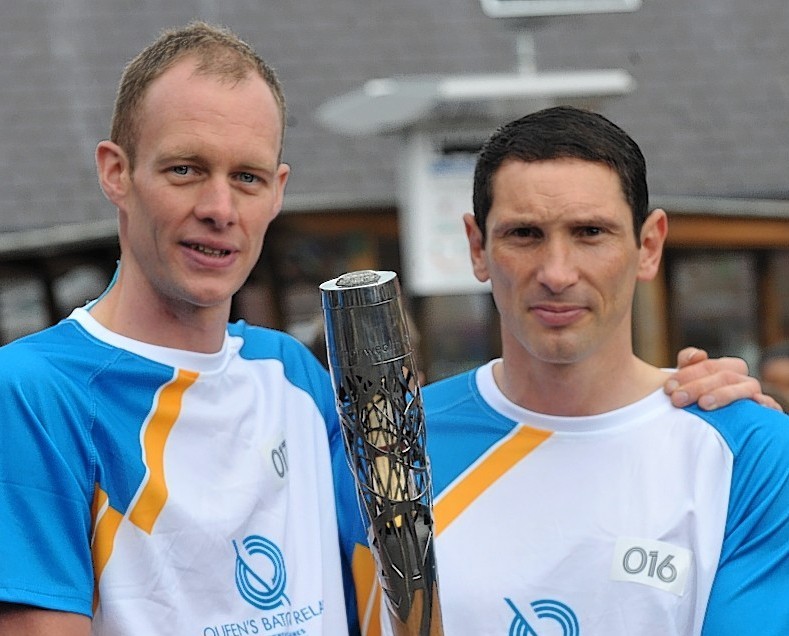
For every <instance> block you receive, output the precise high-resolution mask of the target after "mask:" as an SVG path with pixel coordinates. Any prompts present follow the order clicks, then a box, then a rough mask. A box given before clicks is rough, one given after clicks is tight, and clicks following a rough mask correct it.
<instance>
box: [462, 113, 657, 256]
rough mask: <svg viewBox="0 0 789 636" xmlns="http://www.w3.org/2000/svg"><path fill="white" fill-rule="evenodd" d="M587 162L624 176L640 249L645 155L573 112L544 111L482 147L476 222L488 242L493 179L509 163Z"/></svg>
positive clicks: (616, 132)
mask: <svg viewBox="0 0 789 636" xmlns="http://www.w3.org/2000/svg"><path fill="white" fill-rule="evenodd" d="M568 158H572V159H582V160H584V161H592V162H596V163H601V164H604V165H606V166H608V167H610V168H611V169H612V170H614V171H615V172H616V173H617V175H619V182H620V184H621V186H622V192H623V193H624V195H625V199H626V200H627V203H628V205H629V206H630V209H631V211H632V213H633V229H634V231H635V235H636V244H638V245H640V244H641V239H640V234H641V226H642V225H643V224H644V221H645V220H646V218H647V216H648V215H649V207H648V206H649V192H648V190H647V177H646V174H647V169H646V161H645V160H644V155H643V154H642V153H641V149H640V148H639V147H638V144H637V143H636V142H635V141H633V139H632V138H631V137H630V136H629V135H628V134H627V133H626V132H625V131H624V130H622V129H621V128H619V127H618V126H616V125H615V124H614V123H612V122H611V121H609V120H608V119H606V118H605V117H603V116H602V115H600V114H598V113H593V112H590V111H587V110H583V109H580V108H573V107H570V106H556V107H553V108H547V109H545V110H540V111H537V112H534V113H531V114H529V115H526V116H524V117H521V118H519V119H516V120H514V121H511V122H510V123H508V124H505V125H504V126H501V127H500V128H498V129H497V130H496V131H495V132H494V133H493V134H492V135H491V136H490V138H489V139H488V140H487V141H486V142H485V143H484V144H483V146H482V149H481V150H480V153H479V156H478V158H477V164H476V167H475V170H474V219H475V220H476V222H477V225H478V226H479V228H480V230H481V232H482V236H483V238H484V237H485V222H486V221H487V217H488V213H489V212H490V208H491V205H492V203H493V185H492V184H493V176H494V174H495V173H496V171H497V170H498V169H499V168H500V167H501V165H502V164H503V163H504V162H505V161H506V160H508V159H515V160H518V161H526V162H533V161H547V160H551V159H568Z"/></svg>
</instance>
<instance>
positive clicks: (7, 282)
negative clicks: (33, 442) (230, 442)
mask: <svg viewBox="0 0 789 636" xmlns="http://www.w3.org/2000/svg"><path fill="white" fill-rule="evenodd" d="M507 1H508V0H504V3H505V4H506V2H507ZM510 1H511V0H510ZM523 1H525V2H527V3H528V2H529V1H530V0H523ZM591 1H592V2H595V1H597V2H600V1H601V0H591ZM193 19H204V20H208V21H211V22H215V23H220V24H224V25H226V26H228V27H230V28H232V29H233V30H234V31H236V32H237V33H239V34H240V35H241V36H242V37H244V38H245V39H247V40H248V41H249V42H250V43H252V44H253V45H254V46H255V47H256V48H257V50H258V51H259V52H260V53H261V54H262V55H263V56H264V57H265V58H266V59H267V61H269V62H270V63H271V64H272V65H274V66H275V68H276V69H277V70H278V72H279V75H280V77H281V79H282V81H283V84H284V86H285V92H286V96H287V99H288V106H289V119H288V123H287V132H286V146H285V160H286V161H287V162H288V163H290V164H291V166H292V173H291V178H290V181H289V183H288V192H287V195H286V203H285V209H284V212H283V214H282V215H281V216H280V218H279V219H277V221H276V222H275V223H274V225H273V226H272V228H271V230H270V232H269V235H268V238H267V240H266V245H265V247H264V250H263V255H262V257H261V260H260V262H259V264H258V267H257V268H256V270H255V271H254V273H253V275H252V277H251V278H250V281H249V283H248V284H247V285H246V287H245V288H244V289H243V290H242V291H241V292H240V293H239V295H238V296H237V298H236V300H235V302H234V308H233V314H234V317H243V318H245V319H247V320H249V321H252V322H257V323H261V324H266V325H270V326H274V327H278V328H282V329H285V330H287V331H290V332H292V333H294V334H295V335H297V336H298V337H300V338H302V339H303V340H305V341H310V340H313V339H314V338H315V337H316V334H317V335H318V337H320V333H321V332H320V328H321V327H320V323H319V322H318V321H317V320H316V318H317V317H319V315H320V296H319V294H318V289H317V286H318V284H319V283H321V282H323V281H324V280H327V279H329V278H332V277H334V276H336V275H339V274H340V273H343V272H345V271H350V270H353V269H362V268H375V269H393V270H396V271H398V272H403V276H402V279H403V286H404V291H405V293H406V295H407V296H408V298H409V300H410V303H411V311H412V314H413V316H414V319H415V321H416V324H417V326H418V329H419V331H420V333H421V338H420V348H421V350H420V355H421V361H422V370H423V371H424V372H425V373H426V375H427V377H428V379H430V380H434V379H437V378H439V377H442V376H444V375H446V374H448V373H451V372H454V371H457V370H459V369H461V368H467V367H469V366H471V365H473V364H476V363H478V362H479V361H482V360H486V359H488V358H489V357H491V356H493V355H496V353H497V348H498V325H497V322H496V319H495V311H494V309H493V307H492V303H491V300H490V298H489V296H488V295H487V293H486V292H485V291H484V290H479V289H462V288H459V287H457V286H452V285H448V286H447V288H446V289H442V287H441V285H440V284H439V285H437V286H435V287H433V288H429V289H420V285H419V280H417V279H418V272H419V268H420V263H423V262H427V261H426V259H428V255H425V254H422V253H421V251H420V250H419V249H416V251H414V245H417V244H418V242H419V241H418V240H419V238H420V232H421V233H422V234H424V232H425V231H426V230H424V229H417V230H416V231H414V229H413V227H414V219H413V214H412V212H413V209H412V208H413V207H414V203H415V197H416V198H417V199H419V198H420V197H422V198H421V201H422V203H424V201H425V200H427V199H426V198H425V197H427V198H428V199H429V197H431V196H432V197H433V198H432V199H430V201H433V203H431V204H430V205H440V202H438V203H436V202H435V199H436V197H435V193H436V191H437V189H438V190H441V189H443V190H444V191H447V192H449V191H451V190H452V188H453V187H454V184H459V185H458V187H457V188H456V194H457V192H460V193H461V194H463V195H464V196H465V191H464V188H465V187H468V191H469V192H470V183H469V184H467V185H464V184H463V183H461V181H462V180H463V179H465V176H464V175H468V169H469V165H470V164H471V162H473V152H474V150H475V145H476V144H478V142H479V139H480V138H481V137H484V136H485V135H486V134H488V133H489V132H490V131H492V129H493V128H494V127H495V125H497V124H498V123H502V122H503V121H505V120H506V119H509V118H511V117H510V115H511V114H512V113H513V112H523V113H524V114H525V112H526V111H527V110H528V109H530V108H537V107H540V106H541V105H545V104H546V103H563V102H568V103H569V102H579V103H582V104H587V103H588V105H590V106H593V107H594V108H596V109H597V110H599V111H601V112H602V113H604V114H605V115H607V116H608V117H610V118H611V119H612V120H613V121H615V122H616V123H618V124H620V125H621V126H622V127H623V128H624V129H625V130H627V131H628V132H629V133H631V134H632V135H633V137H634V138H635V139H636V141H638V143H639V144H640V145H641V147H642V149H643V151H644V154H645V155H646V158H647V165H648V170H649V183H650V189H651V194H652V202H651V203H652V205H653V206H654V207H657V206H661V207H664V208H665V209H667V211H668V212H669V214H670V218H671V221H670V234H669V240H668V247H667V250H666V255H665V261H664V265H663V270H662V274H661V276H660V278H659V280H658V281H657V282H656V283H653V284H650V285H648V286H644V287H643V288H641V289H640V290H639V295H638V299H637V300H638V302H637V311H636V329H635V342H636V346H637V349H638V351H639V353H640V354H641V355H642V356H644V357H646V358H647V359H649V360H651V361H652V362H654V363H656V364H663V365H667V364H670V363H671V361H672V359H673V356H674V353H675V352H676V351H677V350H678V349H679V348H681V347H682V346H684V345H686V344H694V345H699V346H703V347H705V348H707V349H708V350H709V351H710V352H711V353H712V354H714V355H721V354H729V355H739V356H742V357H744V358H746V359H747V360H748V361H749V362H751V363H754V362H755V361H756V359H757V358H758V354H759V351H760V350H762V349H763V348H764V347H766V346H767V345H770V344H772V343H774V342H778V341H780V340H782V339H786V338H787V337H789V181H788V179H789V64H787V60H789V3H786V2H785V0H762V1H761V2H758V3H753V2H749V1H748V0H725V1H724V0H697V1H696V2H692V3H689V2H685V1H684V0H662V1H660V2H658V1H657V0H644V1H643V4H642V5H641V6H640V7H638V8H637V9H636V10H634V11H629V12H622V13H610V14H607V13H595V14H589V15H566V16H561V17H550V18H540V19H533V20H529V21H528V22H526V23H525V24H523V23H521V24H518V25H515V24H513V22H512V20H507V19H502V18H495V17H491V16H490V15H487V14H486V13H485V12H484V11H483V8H482V5H481V4H480V0H440V1H433V2H424V0H396V1H395V2H368V1H362V0H326V1H324V2H313V1H312V0H289V1H288V2H271V1H267V0H225V1H223V2H218V1H216V0H171V1H170V2H167V3H159V2H150V1H144V0H143V1H138V2H133V3H132V2H129V1H128V0H102V2H98V1H96V0H92V1H88V0H30V1H27V2H7V3H4V4H3V6H2V8H0V59H1V60H2V62H1V63H0V85H2V87H3V88H2V90H1V91H0V341H3V342H5V341H8V340H10V339H13V338H16V337H19V336H20V335H23V334H25V333H28V332H30V331H32V330H35V329H39V328H41V327H44V326H46V325H48V324H51V323H53V322H55V321H57V320H59V319H60V318H62V317H63V316H65V315H67V314H68V313H69V312H70V311H71V309H72V308H73V307H74V306H76V305H80V304H83V303H84V302H85V301H86V300H88V299H90V298H94V297H95V296H97V295H98V294H99V293H100V292H101V290H102V289H103V288H104V286H105V285H106V283H107V281H108V280H109V277H110V276H111V274H112V271H113V270H114V268H115V262H116V260H117V258H118V248H117V237H116V223H115V210H114V209H113V208H112V207H111V206H110V205H109V204H108V203H107V202H106V200H105V199H104V198H103V196H102V195H101V192H100V190H99V187H98V184H97V180H96V176H95V169H94V164H93V152H94V148H95V145H96V143H97V142H98V141H99V140H100V139H103V138H105V137H106V136H107V135H108V130H109V120H110V114H111V108H112V102H113V99H114V94H115V89H116V86H117V82H118V79H119V75H120V72H121V69H122V68H123V66H124V64H125V63H126V62H127V61H128V59H129V58H130V57H132V56H133V55H134V54H136V53H137V51H138V50H139V49H141V48H142V47H143V46H145V45H146V44H147V43H148V42H150V41H151V40H152V39H153V38H155V37H156V35H157V34H158V33H159V32H160V30H161V29H163V28H166V27H171V26H176V25H181V24H184V23H186V22H188V21H190V20H193ZM524 29H525V30H526V32H527V33H528V34H529V36H530V37H526V38H524V37H523V35H522V34H523V31H524ZM519 34H520V35H519ZM601 69H603V70H604V69H611V70H614V71H615V72H616V73H619V74H620V75H617V77H620V78H625V80H626V81H624V83H623V84H622V85H621V86H620V87H619V88H615V89H611V90H609V91H608V92H607V93H606V91H605V90H601V91H599V93H600V94H596V93H595V91H594V90H592V91H591V92H590V91H589V90H588V89H585V88H583V87H582V86H580V84H579V85H578V86H575V87H572V88H573V90H574V91H575V92H573V91H572V90H571V91H570V93H562V92H561V91H559V93H557V94H556V95H554V96H553V97H551V98H550V99H547V98H546V99H543V98H542V97H539V96H538V97H534V96H532V97H531V98H519V99H520V101H518V100H513V101H512V102H511V103H510V104H509V107H508V109H502V110H498V109H497V108H496V104H497V103H499V102H498V101H497V100H496V99H495V98H493V97H491V95H492V93H488V94H487V97H485V98H484V99H483V98H479V99H477V100H476V101H475V99H474V98H473V97H469V98H468V99H465V100H460V99H455V98H453V97H451V95H455V96H456V95H457V91H461V88H459V87H458V86H457V85H456V84H454V83H452V81H454V80H456V79H458V78H460V79H463V78H467V77H472V76H473V77H476V78H480V77H481V78H494V79H495V78H497V77H499V76H501V75H502V74H505V75H506V74H517V73H525V74H528V73H534V72H537V73H538V74H558V75H560V76H563V77H565V78H566V77H571V76H573V74H574V73H581V74H583V73H585V72H590V73H594V72H596V71H597V70H601ZM541 76H544V75H541ZM551 76H553V75H551ZM371 80H373V81H372V82H371ZM450 84H451V85H450ZM516 84H517V82H516ZM474 86H476V85H474ZM517 86H520V84H517ZM431 87H432V88H431ZM463 87H464V88H463V89H462V90H466V91H467V93H468V91H470V90H471V89H470V88H469V85H468V84H467V83H466V84H463ZM472 88H473V87H472ZM497 90H503V91H504V93H507V91H508V90H509V89H507V88H506V87H505V88H503V89H502V88H501V87H499V89H497ZM409 91H411V92H409ZM453 91H455V92H454V93H453ZM516 92H517V91H516ZM603 93H605V94H603ZM360 94H363V95H366V98H369V100H372V101H370V102H369V104H368V106H369V105H370V104H372V105H373V107H372V110H370V109H369V108H368V110H367V111H364V112H365V113H366V115H368V116H371V117H373V119H375V117H378V120H377V121H375V122H372V123H371V122H369V121H366V120H363V118H359V117H357V118H356V122H355V124H356V129H354V121H353V119H354V118H353V117H351V121H350V123H349V126H348V129H343V128H342V126H338V125H337V122H338V115H337V113H338V109H339V111H342V106H343V101H342V100H343V99H350V98H353V97H354V96H356V97H358V96H359V95H360ZM439 94H440V95H439ZM387 95H388V96H389V98H387V99H388V101H387V99H385V100H384V101H383V102H380V108H378V106H376V104H379V102H376V101H375V100H376V99H378V98H380V97H381V96H384V97H386V96H387ZM426 95H432V98H431V99H433V100H434V101H433V102H431V105H429V106H430V108H428V107H425V106H424V104H423V107H420V108H421V109H420V108H416V105H417V104H418V103H419V100H424V99H426V97H425V96H426ZM436 95H439V97H436ZM448 95H449V97H448ZM351 101H352V100H351ZM482 102H484V103H482ZM338 105H339V106H338ZM346 105H347V103H346ZM351 106H353V104H351ZM327 108H328V109H329V111H331V112H329V115H327ZM332 108H334V110H333V111H332V110H331V109H332ZM386 108H389V109H390V111H387V110H386ZM513 109H514V111H513ZM355 112H356V111H354V110H353V108H350V110H348V111H347V113H346V114H351V115H353V114H354V113H355ZM371 113H372V114H371ZM332 115H333V117H332ZM341 118H342V117H341V116H340V119H341ZM346 119H347V118H346ZM425 126H427V128H425ZM420 135H421V136H420ZM419 140H421V141H425V140H427V141H429V142H430V143H432V146H430V147H429V148H428V150H427V151H426V152H427V155H429V156H425V151H424V150H423V151H422V155H418V152H419V148H418V147H417V146H418V144H417V145H415V143H416V142H417V141H419ZM414 148H417V150H416V151H415V150H414ZM415 152H417V154H416V155H415V154H414V153H415ZM415 157H416V159H415ZM420 161H421V162H422V163H421V164H420ZM414 166H416V168H414ZM420 166H421V167H422V169H424V170H428V171H429V170H432V171H433V173H432V174H433V177H434V181H432V182H427V185H426V186H424V187H423V189H422V190H421V191H419V190H418V189H417V190H416V191H415V190H414V188H413V187H411V186H412V183H411V182H415V181H418V180H419V178H420V175H419V174H417V173H416V171H417V169H418V168H419V167H420ZM409 170H410V171H409ZM453 170H456V171H458V172H456V173H454V174H455V177H452V174H451V173H452V171H453ZM464 171H465V172H464ZM447 175H449V176H447ZM458 175H459V176H458ZM452 178H456V179H460V180H461V181H452ZM442 179H443V181H442ZM420 193H421V194H420ZM462 198H463V197H460V198H458V197H457V196H455V197H454V200H453V203H452V205H453V206H454V205H458V200H459V201H461V202H460V205H463V204H462ZM428 207H429V206H428ZM470 207H471V202H470V199H469V200H468V202H467V204H466V206H465V207H463V208H462V209H459V210H457V212H456V214H457V226H453V229H451V230H448V231H447V236H450V235H452V233H453V232H457V231H460V230H461V227H462V226H461V220H460V215H461V214H462V213H463V212H465V211H468V210H470ZM453 210H454V208H453ZM434 212H435V211H431V210H430V209H427V210H422V211H421V212H420V214H426V215H431V214H433V213H434ZM409 214H411V216H409ZM431 218H432V217H431ZM441 227H442V226H440V224H439V225H436V226H435V227H434V228H433V231H437V232H439V234H437V236H440V231H441ZM436 242H438V243H441V241H433V243H436ZM450 243H451V242H448V243H447V244H448V245H449V244H450ZM452 245H454V244H453V243H452ZM420 259H421V260H420ZM455 267H456V265H455V264H454V263H450V264H448V265H447V271H448V272H451V271H454V269H455ZM458 267H462V266H458ZM415 272H417V274H415Z"/></svg>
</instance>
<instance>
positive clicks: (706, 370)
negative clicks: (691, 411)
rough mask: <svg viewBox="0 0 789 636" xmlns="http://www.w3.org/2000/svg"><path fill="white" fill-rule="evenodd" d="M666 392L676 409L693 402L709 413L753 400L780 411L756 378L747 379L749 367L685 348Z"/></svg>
mask: <svg viewBox="0 0 789 636" xmlns="http://www.w3.org/2000/svg"><path fill="white" fill-rule="evenodd" d="M665 391H666V393H667V394H668V395H670V396H671V402H672V403H673V404H674V406H677V407H683V406H687V405H689V404H693V403H694V402H698V403H699V407H700V408H702V409H704V410H706V411H710V410H713V409H717V408H720V407H721V406H726V405H727V404H730V403H731V402H734V401H735V400H740V399H751V400H754V401H755V402H758V403H759V404H762V405H764V406H767V407H769V408H771V409H775V410H777V411H782V410H783V409H781V407H780V406H779V404H778V402H776V401H775V400H774V399H773V398H771V397H770V396H768V395H765V394H764V393H762V387H761V385H760V384H759V381H758V380H757V379H756V378H753V377H750V376H749V375H748V365H747V364H746V363H745V361H744V360H741V359H740V358H713V359H710V358H709V356H708V355H707V352H706V351H704V350H703V349H696V348H694V347H686V348H685V349H683V350H682V351H680V352H679V353H678V354H677V371H676V373H674V374H672V375H671V377H669V379H668V380H667V381H666V384H665Z"/></svg>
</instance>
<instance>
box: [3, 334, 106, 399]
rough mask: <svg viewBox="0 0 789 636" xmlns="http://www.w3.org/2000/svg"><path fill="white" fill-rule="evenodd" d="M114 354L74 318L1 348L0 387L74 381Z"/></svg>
mask: <svg viewBox="0 0 789 636" xmlns="http://www.w3.org/2000/svg"><path fill="white" fill-rule="evenodd" d="M115 355H116V352H115V351H114V350H113V349H112V348H111V347H107V346H105V345H104V344H103V343H101V342H99V341H97V340H95V339H93V338H91V337H90V336H89V335H88V334H87V333H86V332H85V331H84V330H83V329H82V328H81V327H80V325H79V324H77V323H76V322H75V321H73V320H69V319H66V320H63V321H61V322H59V323H58V324H56V325H54V326H52V327H49V328H47V329H44V330H43V331H39V332H36V333H33V334H30V335H29V336H25V337H23V338H20V339H19V340H15V341H13V342H11V343H9V344H7V345H4V346H3V347H0V386H2V387H5V388H7V387H8V386H15V385H24V386H28V387H29V386H30V380H31V379H34V380H35V383H36V384H42V383H47V382H56V383H58V384H62V383H67V384H74V383H78V382H82V381H85V380H86V379H87V378H89V377H91V375H92V373H93V371H94V370H95V369H96V368H97V367H99V366H101V365H102V364H104V363H105V361H106V360H107V359H109V358H111V357H113V356H115Z"/></svg>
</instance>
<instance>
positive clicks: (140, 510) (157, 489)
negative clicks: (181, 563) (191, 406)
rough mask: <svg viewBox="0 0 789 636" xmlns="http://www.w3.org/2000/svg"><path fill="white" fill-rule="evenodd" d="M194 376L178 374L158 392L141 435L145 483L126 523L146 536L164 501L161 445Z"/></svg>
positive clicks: (195, 378) (194, 378) (176, 416)
mask: <svg viewBox="0 0 789 636" xmlns="http://www.w3.org/2000/svg"><path fill="white" fill-rule="evenodd" d="M197 376H198V374H197V373H195V372H193V371H184V370H179V371H178V375H177V376H176V377H175V379H174V380H173V381H172V382H170V383H169V384H166V385H165V386H164V387H163V388H162V390H161V391H160V393H159V401H158V403H157V404H156V408H155V410H154V413H153V415H152V416H151V419H150V420H149V421H148V424H147V426H146V427H145V432H144V433H143V450H144V453H145V464H146V467H147V468H148V481H147V482H146V483H145V486H144V487H143V490H142V493H140V497H139V498H138V499H137V503H136V504H135V505H134V508H133V509H132V511H131V513H130V514H129V520H130V521H131V522H132V523H133V524H134V525H136V526H137V527H139V528H140V529H141V530H143V531H145V532H147V533H148V534H150V533H151V531H152V530H153V526H154V524H155V523H156V519H157V518H158V517H159V514H160V513H161V511H162V508H164V504H165V502H166V501H167V483H166V481H165V476H164V446H165V444H166V443H167V438H168V436H169V435H170V431H171V430H172V428H173V426H174V425H175V422H176V421H177V420H178V416H179V415H180V413H181V400H182V398H183V395H184V393H185V392H186V390H187V389H188V388H189V387H190V386H192V384H194V383H195V381H196V380H197Z"/></svg>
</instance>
